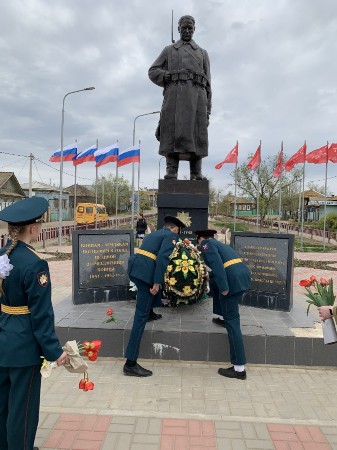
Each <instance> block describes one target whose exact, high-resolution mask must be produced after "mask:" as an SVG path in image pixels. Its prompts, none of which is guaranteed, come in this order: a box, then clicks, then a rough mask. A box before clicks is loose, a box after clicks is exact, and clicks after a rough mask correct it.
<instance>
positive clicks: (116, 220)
mask: <svg viewBox="0 0 337 450" xmlns="http://www.w3.org/2000/svg"><path fill="white" fill-rule="evenodd" d="M115 218H116V219H115V228H116V230H117V228H118V226H117V222H118V161H117V162H116V215H115Z"/></svg>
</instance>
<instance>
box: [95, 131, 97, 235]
mask: <svg viewBox="0 0 337 450" xmlns="http://www.w3.org/2000/svg"><path fill="white" fill-rule="evenodd" d="M96 150H98V139H96ZM97 184H98V167H97V163H96V215H95V229H96V230H97V188H98V186H97Z"/></svg>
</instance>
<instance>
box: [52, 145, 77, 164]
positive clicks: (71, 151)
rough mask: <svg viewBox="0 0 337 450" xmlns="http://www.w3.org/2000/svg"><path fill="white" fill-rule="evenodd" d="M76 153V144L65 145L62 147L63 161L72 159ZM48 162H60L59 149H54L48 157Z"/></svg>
mask: <svg viewBox="0 0 337 450" xmlns="http://www.w3.org/2000/svg"><path fill="white" fill-rule="evenodd" d="M76 155H77V144H76V143H75V144H71V145H67V146H66V147H63V158H62V159H63V161H72V160H73V159H74V158H76ZM49 161H50V162H61V149H59V150H56V152H54V153H53V154H52V155H51V157H50V158H49Z"/></svg>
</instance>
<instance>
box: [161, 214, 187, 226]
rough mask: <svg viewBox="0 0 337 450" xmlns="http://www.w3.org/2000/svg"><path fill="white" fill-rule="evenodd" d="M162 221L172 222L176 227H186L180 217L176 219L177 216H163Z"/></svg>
mask: <svg viewBox="0 0 337 450" xmlns="http://www.w3.org/2000/svg"><path fill="white" fill-rule="evenodd" d="M164 223H172V224H173V225H175V226H176V227H179V228H185V227H186V225H185V224H184V222H182V221H181V220H180V219H178V217H175V216H165V217H164Z"/></svg>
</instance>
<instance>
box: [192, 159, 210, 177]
mask: <svg viewBox="0 0 337 450" xmlns="http://www.w3.org/2000/svg"><path fill="white" fill-rule="evenodd" d="M201 161H202V158H200V156H195V157H194V158H193V159H191V160H190V180H206V178H205V177H203V176H202V173H201Z"/></svg>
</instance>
